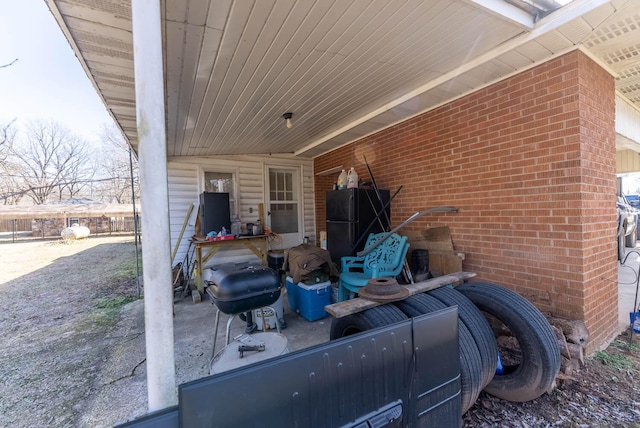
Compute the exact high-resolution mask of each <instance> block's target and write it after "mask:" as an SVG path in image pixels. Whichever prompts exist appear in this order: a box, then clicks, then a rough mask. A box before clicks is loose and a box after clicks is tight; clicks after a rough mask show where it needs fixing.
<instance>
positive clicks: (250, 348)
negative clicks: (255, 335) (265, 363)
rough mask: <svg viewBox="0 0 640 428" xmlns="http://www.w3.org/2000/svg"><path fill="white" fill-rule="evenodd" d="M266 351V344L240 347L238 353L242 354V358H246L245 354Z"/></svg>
mask: <svg viewBox="0 0 640 428" xmlns="http://www.w3.org/2000/svg"><path fill="white" fill-rule="evenodd" d="M264 350H265V346H264V343H263V344H262V345H256V346H249V345H240V346H238V352H240V358H243V357H244V353H245V352H262V351H264Z"/></svg>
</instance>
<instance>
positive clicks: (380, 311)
mask: <svg viewBox="0 0 640 428" xmlns="http://www.w3.org/2000/svg"><path fill="white" fill-rule="evenodd" d="M406 319H407V316H406V315H405V314H403V313H402V311H400V309H398V308H396V307H395V306H393V305H382V306H376V307H375V308H371V309H367V310H366V311H362V312H358V313H355V314H352V315H347V316H346V317H342V318H334V319H333V321H331V330H330V332H329V339H330V340H334V339H339V338H341V337H346V336H351V335H352V334H356V333H360V332H363V331H367V330H372V329H374V328H378V327H384V326H387V325H389V324H393V323H395V322H399V321H403V320H406Z"/></svg>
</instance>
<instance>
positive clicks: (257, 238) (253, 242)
mask: <svg viewBox="0 0 640 428" xmlns="http://www.w3.org/2000/svg"><path fill="white" fill-rule="evenodd" d="M193 243H194V245H195V247H196V269H197V272H196V275H195V283H196V286H197V287H198V291H199V292H200V294H201V295H202V294H203V293H204V281H203V280H202V267H203V266H204V264H205V263H206V262H207V261H208V260H209V259H211V257H213V256H214V255H215V254H216V253H217V252H218V251H219V250H220V249H221V248H224V247H228V246H229V245H238V244H242V245H244V246H245V247H247V248H248V249H249V250H251V252H253V254H255V255H256V256H258V257H259V258H260V260H261V261H262V264H263V265H266V264H267V235H254V236H241V237H239V238H236V239H227V240H223V241H193ZM203 248H204V249H208V250H209V251H208V252H207V253H206V254H205V255H204V257H203V256H202V249H203Z"/></svg>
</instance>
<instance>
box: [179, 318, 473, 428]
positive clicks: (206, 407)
mask: <svg viewBox="0 0 640 428" xmlns="http://www.w3.org/2000/svg"><path fill="white" fill-rule="evenodd" d="M456 326H457V309H456V308H449V309H446V310H443V311H440V312H437V313H433V314H428V315H426V316H424V317H418V318H415V319H413V320H407V321H404V322H401V323H397V324H394V325H392V326H389V327H384V328H380V329H376V330H371V331H368V332H365V333H361V334H359V335H354V336H350V337H347V338H343V339H340V340H336V341H333V342H330V343H327V344H324V345H320V346H317V347H313V348H309V349H305V350H301V351H298V352H295V353H292V354H287V355H283V356H281V357H277V358H274V359H272V360H268V361H264V362H261V363H258V364H254V365H251V366H246V367H243V368H240V369H236V370H232V371H229V372H226V373H221V374H218V375H215V376H211V377H208V378H204V379H201V380H197V381H194V382H190V383H187V384H184V385H182V386H180V388H179V400H180V404H179V408H180V424H181V426H183V427H190V428H191V427H205V426H206V427H213V426H220V427H224V426H243V427H245V426H246V427H251V426H294V427H295V426H299V427H331V426H344V425H347V426H349V425H351V424H353V423H355V422H356V421H358V420H360V419H361V418H362V417H363V416H365V415H367V414H372V413H375V412H376V411H377V410H379V409H383V408H385V406H388V405H393V403H398V402H400V403H402V418H401V419H400V420H397V421H395V422H393V423H392V424H391V425H389V426H408V425H412V426H416V425H421V426H427V425H431V426H459V425H460V424H461V412H460V399H459V392H460V385H459V373H460V372H459V363H458V345H457V327H456ZM414 340H415V344H417V346H414ZM414 348H415V349H416V353H415V359H414V353H413V349H414ZM416 397H418V398H417V399H416ZM416 411H420V412H421V413H422V415H421V417H418V415H417V414H416Z"/></svg>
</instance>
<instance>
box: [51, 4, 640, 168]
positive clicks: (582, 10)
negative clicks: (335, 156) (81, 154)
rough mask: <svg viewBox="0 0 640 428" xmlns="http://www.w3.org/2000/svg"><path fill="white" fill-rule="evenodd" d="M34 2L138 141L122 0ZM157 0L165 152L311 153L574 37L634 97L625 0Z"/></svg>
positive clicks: (639, 63)
mask: <svg viewBox="0 0 640 428" xmlns="http://www.w3.org/2000/svg"><path fill="white" fill-rule="evenodd" d="M46 1H47V3H48V5H49V7H50V9H51V10H52V13H53V14H54V16H55V17H56V19H57V20H58V22H59V24H60V26H61V28H62V29H63V31H64V32H65V34H66V36H67V38H68V39H69V40H70V43H71V44H72V47H73V48H74V49H75V50H76V52H77V53H78V57H79V59H80V61H81V63H82V65H83V67H84V68H85V70H86V71H87V74H88V75H89V77H90V79H91V80H92V81H93V83H94V86H95V87H96V88H97V90H98V92H99V94H100V96H101V97H102V98H103V100H104V101H105V104H106V105H107V107H108V109H109V111H110V112H111V114H112V115H113V117H114V119H115V120H116V121H117V123H118V124H119V126H120V127H121V129H122V130H123V132H124V133H125V134H126V136H127V138H128V139H129V141H130V142H131V144H132V146H133V147H134V148H135V147H137V135H136V123H135V99H134V80H133V48H132V37H131V21H130V16H131V10H130V2H129V1H127V0H46ZM525 3H530V2H525ZM534 3H536V4H538V5H539V6H540V7H545V8H546V7H552V6H553V4H552V3H555V2H554V1H551V0H549V1H546V2H541V1H537V2H534ZM543 3H544V4H543ZM547 3H549V4H547ZM492 4H493V5H496V7H495V8H491V7H487V5H489V6H490V5H492ZM163 5H164V9H163V16H164V20H163V22H164V28H163V31H164V40H165V58H166V59H165V61H166V63H165V75H166V94H165V95H166V99H167V102H166V105H167V136H168V155H169V156H190V155H198V156H200V155H220V154H244V153H295V154H298V155H302V156H315V155H318V154H320V153H323V152H326V151H328V150H331V149H332V148H335V147H337V146H339V145H342V144H344V143H347V142H349V141H353V140H354V139H357V138H359V137H362V136H363V135H367V134H369V133H372V132H375V131H377V130H379V129H382V128H384V127H386V126H389V125H390V124H393V123H396V122H399V121H401V120H404V119H406V118H408V117H411V116H413V115H415V114H418V113H420V112H423V111H425V110H428V109H430V108H433V107H434V106H437V105H439V104H441V103H444V102H446V101H448V100H451V99H453V98H456V97H459V96H461V95H463V94H465V93H468V92H470V91H473V90H475V89H477V88H479V87H482V86H484V85H487V84H489V83H491V82H494V81H497V80H500V79H502V78H504V77H505V76H508V75H510V74H513V73H515V72H518V71H520V70H523V69H525V68H527V67H530V66H532V65H534V64H536V63H539V62H543V61H546V60H547V59H549V58H551V57H552V56H554V55H558V54H561V53H563V52H566V51H567V50H569V49H574V48H576V47H582V48H583V49H586V50H587V51H588V52H590V54H591V55H592V56H593V57H594V58H597V59H599V60H600V61H601V63H602V64H603V65H605V66H606V67H608V68H609V70H610V71H611V72H612V73H614V74H615V75H616V85H617V89H618V91H619V93H621V94H623V95H624V96H625V97H627V98H628V99H629V100H630V101H631V102H632V103H633V104H635V105H636V107H640V77H639V76H640V55H639V52H640V30H639V26H640V13H639V12H638V9H639V8H638V7H636V6H637V3H634V0H613V1H604V0H596V1H589V2H587V1H583V0H576V1H574V2H572V3H571V4H569V5H567V6H564V7H562V8H561V9H559V10H558V11H556V12H554V13H552V14H549V15H548V16H546V17H545V18H542V19H540V20H538V21H537V22H535V23H534V20H535V19H534V17H532V16H529V15H527V14H525V13H524V12H522V10H520V9H517V8H516V7H514V6H512V5H510V4H507V3H506V2H503V1H500V0H482V1H478V0H453V1H451V0H407V1H403V2H398V1H394V0H385V1H382V0H380V1H353V2H344V1H340V0H322V1H311V0H297V1H296V0H259V1H258V0H255V1H249V0H242V1H241V0H236V1H233V0H165V1H164V2H163ZM498 5H499V7H497V6H498ZM288 111H289V112H292V113H293V122H294V126H293V128H292V129H287V128H286V127H285V122H284V119H283V118H282V114H283V113H285V112H288Z"/></svg>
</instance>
